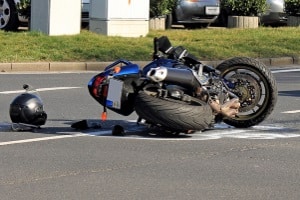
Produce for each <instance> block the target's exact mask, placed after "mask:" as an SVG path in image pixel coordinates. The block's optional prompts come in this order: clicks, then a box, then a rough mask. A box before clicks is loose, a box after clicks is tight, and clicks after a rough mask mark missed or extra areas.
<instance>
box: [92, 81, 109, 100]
mask: <svg viewBox="0 0 300 200" xmlns="http://www.w3.org/2000/svg"><path fill="white" fill-rule="evenodd" d="M105 82H106V77H105V76H97V77H96V78H95V80H94V82H93V86H92V93H93V95H94V96H95V97H100V96H102V97H106V96H107V92H108V90H107V89H108V84H106V83H105Z"/></svg>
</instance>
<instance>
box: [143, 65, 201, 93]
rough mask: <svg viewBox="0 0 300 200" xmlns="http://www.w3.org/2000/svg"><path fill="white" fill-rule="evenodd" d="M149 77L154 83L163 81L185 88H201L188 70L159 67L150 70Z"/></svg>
mask: <svg viewBox="0 0 300 200" xmlns="http://www.w3.org/2000/svg"><path fill="white" fill-rule="evenodd" d="M147 77H148V78H150V79H151V80H152V81H154V82H162V81H163V82H165V83H169V84H176V85H180V86H183V87H191V88H195V87H198V86H201V85H200V83H199V81H198V80H197V79H196V77H195V76H194V74H193V72H192V71H191V70H188V69H178V68H167V67H157V68H152V69H150V70H149V71H148V73H147Z"/></svg>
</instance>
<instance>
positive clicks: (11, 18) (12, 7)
mask: <svg viewBox="0 0 300 200" xmlns="http://www.w3.org/2000/svg"><path fill="white" fill-rule="evenodd" d="M19 23H20V22H19V19H18V13H17V8H16V4H15V2H14V0H0V29H3V30H6V31H15V30H17V29H18V27H19Z"/></svg>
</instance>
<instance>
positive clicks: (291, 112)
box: [282, 110, 300, 114]
mask: <svg viewBox="0 0 300 200" xmlns="http://www.w3.org/2000/svg"><path fill="white" fill-rule="evenodd" d="M282 113H284V114H295V113H300V110H291V111H285V112H282Z"/></svg>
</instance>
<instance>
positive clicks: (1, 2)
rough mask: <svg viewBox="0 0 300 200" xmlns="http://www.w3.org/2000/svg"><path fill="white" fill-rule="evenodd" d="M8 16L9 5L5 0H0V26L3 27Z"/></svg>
mask: <svg viewBox="0 0 300 200" xmlns="http://www.w3.org/2000/svg"><path fill="white" fill-rule="evenodd" d="M9 18H10V7H9V5H8V3H7V1H6V0H0V28H1V29H2V28H4V27H5V26H6V25H7V23H8V21H9Z"/></svg>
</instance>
